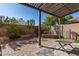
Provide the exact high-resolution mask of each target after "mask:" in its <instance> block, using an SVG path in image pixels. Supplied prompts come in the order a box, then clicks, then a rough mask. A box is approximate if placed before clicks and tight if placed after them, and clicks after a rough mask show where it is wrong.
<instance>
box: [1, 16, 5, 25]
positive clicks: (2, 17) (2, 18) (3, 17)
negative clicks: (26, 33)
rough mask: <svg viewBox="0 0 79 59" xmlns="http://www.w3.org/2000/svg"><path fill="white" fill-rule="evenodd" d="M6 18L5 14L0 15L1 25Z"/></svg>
mask: <svg viewBox="0 0 79 59" xmlns="http://www.w3.org/2000/svg"><path fill="white" fill-rule="evenodd" d="M4 19H5V16H0V26H2V25H3V20H4Z"/></svg>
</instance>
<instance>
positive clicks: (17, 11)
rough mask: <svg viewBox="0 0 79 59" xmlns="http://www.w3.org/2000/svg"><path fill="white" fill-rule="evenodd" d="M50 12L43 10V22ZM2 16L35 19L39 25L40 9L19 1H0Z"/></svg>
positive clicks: (77, 13) (76, 14)
mask: <svg viewBox="0 0 79 59" xmlns="http://www.w3.org/2000/svg"><path fill="white" fill-rule="evenodd" d="M47 15H48V14H46V13H44V12H42V22H43V21H44V20H45V18H46V16H47ZM71 15H72V16H74V17H75V16H76V17H78V16H79V12H76V13H74V14H71ZM0 16H9V17H15V18H17V19H19V18H23V19H24V20H25V21H27V20H29V19H34V20H35V25H38V10H36V9H33V8H30V7H27V6H24V5H21V4H18V3H0Z"/></svg>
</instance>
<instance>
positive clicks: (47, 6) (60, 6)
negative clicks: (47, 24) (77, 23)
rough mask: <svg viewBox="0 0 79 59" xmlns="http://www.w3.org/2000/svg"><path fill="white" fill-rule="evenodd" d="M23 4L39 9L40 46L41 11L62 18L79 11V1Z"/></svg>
mask: <svg viewBox="0 0 79 59" xmlns="http://www.w3.org/2000/svg"><path fill="white" fill-rule="evenodd" d="M23 5H25V6H29V7H31V8H34V9H37V10H39V46H41V11H43V12H46V13H48V14H51V15H54V16H57V17H59V18H60V19H61V18H63V17H64V16H66V15H68V14H72V13H74V12H77V11H79V4H78V3H23Z"/></svg>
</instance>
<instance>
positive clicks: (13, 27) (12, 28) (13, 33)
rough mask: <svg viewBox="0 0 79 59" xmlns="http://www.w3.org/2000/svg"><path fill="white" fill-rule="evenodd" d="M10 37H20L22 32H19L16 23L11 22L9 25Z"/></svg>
mask: <svg viewBox="0 0 79 59" xmlns="http://www.w3.org/2000/svg"><path fill="white" fill-rule="evenodd" d="M8 37H9V38H10V39H15V38H20V33H19V32H18V29H17V27H16V25H14V24H10V25H9V26H8Z"/></svg>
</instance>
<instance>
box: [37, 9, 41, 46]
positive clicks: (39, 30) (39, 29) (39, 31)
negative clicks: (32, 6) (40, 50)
mask: <svg viewBox="0 0 79 59" xmlns="http://www.w3.org/2000/svg"><path fill="white" fill-rule="evenodd" d="M38 35H39V36H38V37H39V46H41V11H40V10H39V27H38Z"/></svg>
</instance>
